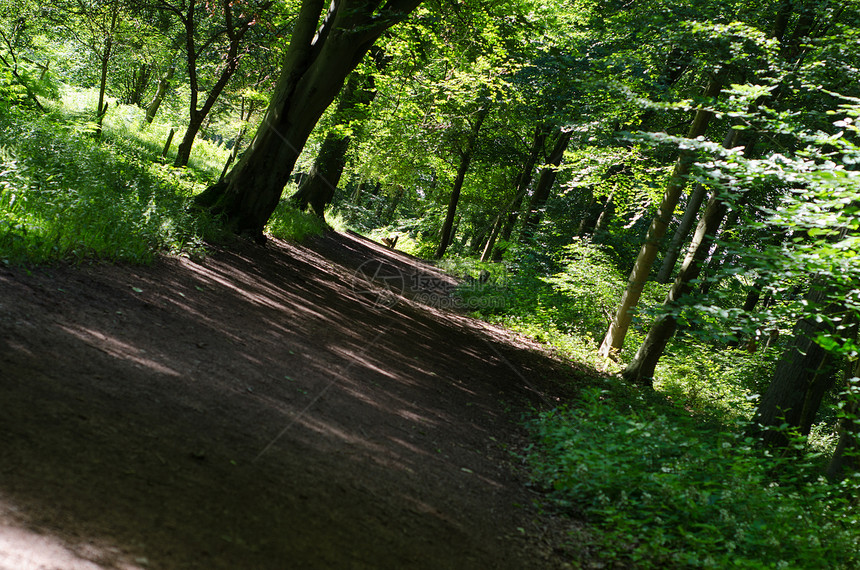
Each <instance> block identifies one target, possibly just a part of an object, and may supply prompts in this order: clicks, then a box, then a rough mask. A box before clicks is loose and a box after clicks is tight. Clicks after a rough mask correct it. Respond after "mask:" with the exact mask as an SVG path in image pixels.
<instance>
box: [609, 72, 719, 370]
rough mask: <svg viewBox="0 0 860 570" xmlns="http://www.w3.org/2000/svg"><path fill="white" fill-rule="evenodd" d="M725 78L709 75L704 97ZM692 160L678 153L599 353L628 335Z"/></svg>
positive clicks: (697, 125) (699, 122) (614, 350)
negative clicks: (655, 213)
mask: <svg viewBox="0 0 860 570" xmlns="http://www.w3.org/2000/svg"><path fill="white" fill-rule="evenodd" d="M725 77H726V72H725V71H724V70H722V71H720V72H719V73H717V74H716V75H715V76H714V77H712V78H711V80H710V81H709V82H708V87H707V88H706V89H705V93H704V96H705V97H706V98H710V99H713V98H716V97H717V96H718V95H719V94H720V91H722V88H723V82H724V81H725ZM712 117H713V113H712V112H711V111H708V110H705V109H700V110H699V111H697V112H696V116H695V118H694V119H693V124H692V125H690V130H689V131H688V133H687V138H691V139H694V138H696V137H699V136H702V135H704V134H705V131H707V129H708V123H709V122H710V121H711V118H712ZM693 159H694V155H693V154H692V153H691V152H689V151H684V152H682V153H681V156H680V157H678V162H677V163H676V164H675V169H674V171H673V172H672V176H671V177H670V179H669V182H668V184H667V185H666V191H665V193H664V194H663V200H662V202H661V203H660V206H659V208H658V209H657V215H656V216H654V220H653V221H652V222H651V226H650V227H649V228H648V233H647V235H646V236H645V243H644V244H643V245H642V249H641V250H640V251H639V256H638V257H637V258H636V263H635V264H634V266H633V270H632V271H631V272H630V277H629V278H628V280H627V288H626V289H625V290H624V294H623V295H622V297H621V302H620V303H619V306H618V310H617V312H616V313H615V318H614V319H613V320H612V323H611V324H610V325H609V330H608V331H607V332H606V336H605V337H604V339H603V342H602V343H601V345H600V351H599V352H600V355H601V356H604V357H611V358H615V357H616V355H617V354H618V352H620V351H621V348H622V347H623V346H624V337H625V336H626V335H627V329H628V328H630V322H631V321H632V320H633V309H634V308H635V307H636V305H637V304H638V303H639V298H640V297H641V296H642V290H643V289H644V287H645V282H646V281H647V280H648V274H649V273H650V272H651V266H652V265H653V264H654V259H655V258H656V257H657V251H658V249H659V247H660V242H661V241H662V240H663V236H664V235H666V228H668V227H669V222H670V221H671V219H672V213H673V212H674V211H675V207H676V206H677V205H678V200H679V199H680V198H681V192H682V191H683V189H684V186H685V184H686V176H687V174H689V172H690V169H691V168H692V166H693Z"/></svg>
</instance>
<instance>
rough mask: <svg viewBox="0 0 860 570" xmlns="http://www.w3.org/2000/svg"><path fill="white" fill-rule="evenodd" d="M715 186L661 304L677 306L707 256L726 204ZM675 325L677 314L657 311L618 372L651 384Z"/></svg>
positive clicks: (629, 379) (697, 274) (637, 382)
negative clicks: (634, 350) (654, 318)
mask: <svg viewBox="0 0 860 570" xmlns="http://www.w3.org/2000/svg"><path fill="white" fill-rule="evenodd" d="M718 194H719V190H717V191H715V192H714V195H713V196H711V199H710V200H709V201H708V205H707V207H706V208H705V213H704V214H703V215H702V219H701V220H699V225H698V227H697V228H696V233H695V235H694V236H693V241H692V243H691V244H690V247H689V249H688V251H687V256H686V258H685V259H684V263H683V264H682V266H681V271H680V272H679V273H678V277H677V278H676V279H675V283H674V284H673V285H672V289H670V290H669V294H668V295H667V296H666V301H665V302H664V303H663V304H664V306H666V307H669V308H673V307H674V306H677V303H678V300H679V299H680V298H681V297H683V296H684V295H686V294H688V293H689V292H690V290H691V289H692V287H691V281H692V280H693V279H695V278H696V277H698V276H699V273H700V272H701V270H702V266H703V264H704V262H705V259H706V258H707V256H708V251H709V250H710V248H711V244H712V243H713V241H714V237H715V236H716V233H717V230H718V229H719V227H720V223H722V221H723V218H724V217H725V215H726V211H727V209H728V208H727V205H726V203H725V202H724V201H723V200H721V199H720V198H719V197H718ZM676 327H677V318H676V317H675V315H674V314H672V313H670V312H668V313H664V314H662V315H660V316H659V317H657V319H656V320H655V321H654V323H653V324H652V325H651V328H650V329H648V334H647V335H646V336H645V340H644V341H643V342H642V346H640V347H639V350H637V351H636V355H635V356H634V357H633V360H631V361H630V364H629V365H628V366H627V368H626V369H625V370H624V372H622V374H621V376H622V377H623V378H624V379H625V380H627V381H628V382H631V383H633V384H638V385H642V386H651V385H652V383H653V378H654V370H655V368H656V367H657V362H658V361H659V360H660V357H661V356H662V355H663V350H664V349H665V348H666V343H668V342H669V339H670V338H672V335H673V334H675V329H676Z"/></svg>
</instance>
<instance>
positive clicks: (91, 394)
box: [0, 233, 578, 570]
mask: <svg viewBox="0 0 860 570" xmlns="http://www.w3.org/2000/svg"><path fill="white" fill-rule="evenodd" d="M454 285H455V283H454V280H453V279H452V278H451V277H448V276H445V275H443V274H440V273H438V272H437V271H436V270H435V269H434V268H433V267H432V266H430V265H427V264H424V263H422V262H420V261H418V260H415V259H413V258H410V257H408V256H406V255H404V254H401V253H399V252H394V251H391V250H388V249H385V248H383V247H382V246H380V245H378V244H376V243H374V242H372V241H369V240H366V239H364V238H360V237H358V236H356V235H352V234H336V233H331V234H328V235H326V236H323V237H318V238H313V239H311V240H309V242H308V243H306V244H304V245H301V246H299V245H295V244H291V243H286V242H282V241H278V240H271V241H270V242H269V244H268V245H267V246H266V247H259V246H256V245H252V244H250V243H244V242H239V243H236V244H233V245H231V246H230V247H229V248H217V247H216V248H213V250H212V251H211V255H210V256H208V257H206V258H205V259H203V260H197V261H193V260H191V259H187V258H179V257H177V258H160V259H159V260H158V261H157V262H156V263H154V264H153V265H152V266H149V267H130V266H117V265H108V264H90V265H81V266H67V265H56V266H52V267H45V268H31V269H30V270H29V271H28V270H25V269H19V268H14V269H13V268H3V269H0V409H2V414H0V569H3V570H30V569H40V570H41V569H55V568H56V569H61V570H68V569H86V570H91V569H108V568H114V569H220V568H224V569H269V568H272V569H286V568H301V569H305V568H308V569H313V568H335V569H346V568H428V569H434V570H438V569H445V568H451V569H461V568H528V569H532V568H562V567H566V566H567V565H568V562H572V563H573V565H576V562H575V560H576V559H577V557H578V556H577V553H576V552H574V550H575V549H574V548H572V547H569V546H568V547H565V546H564V533H563V525H560V524H559V523H558V521H555V520H553V519H550V518H548V517H547V516H546V515H543V514H541V513H540V512H539V511H538V509H536V508H535V506H534V502H535V500H536V499H538V498H539V495H537V494H536V493H534V492H533V491H531V490H529V489H528V488H527V486H526V482H527V477H526V474H525V473H524V472H523V470H522V469H521V468H520V467H518V466H517V464H516V461H515V460H514V459H513V458H512V455H511V453H510V450H512V449H517V448H518V447H519V446H521V445H522V444H523V437H524V434H523V431H522V428H521V427H520V426H519V424H518V420H519V418H520V414H521V413H522V412H523V411H525V410H528V409H530V408H531V407H533V406H537V407H540V406H545V405H551V404H552V403H553V402H554V401H555V400H556V398H559V397H562V393H561V388H560V386H562V385H563V382H564V381H565V380H566V378H565V374H566V371H565V369H564V367H563V366H562V365H561V364H560V363H558V362H556V361H553V360H552V359H550V358H548V357H547V356H545V355H543V354H541V353H540V352H539V351H538V350H537V348H536V347H535V346H533V345H531V344H530V343H528V342H527V341H525V340H523V339H521V338H518V337H516V336H515V335H513V334H511V333H509V332H507V331H504V330H502V329H500V328H496V327H493V326H490V325H487V324H485V323H482V322H479V321H476V320H473V319H470V318H468V317H466V316H465V315H463V314H462V313H461V312H457V311H456V310H449V309H443V308H439V307H438V306H437V307H433V306H429V305H428V304H427V303H421V302H419V301H418V300H417V299H424V300H425V301H426V300H427V299H428V298H430V299H431V300H433V299H435V300H439V299H442V298H444V296H445V295H446V294H447V292H448V291H449V290H450V288H451V287H453V286H454ZM431 304H432V303H431ZM437 305H438V303H437Z"/></svg>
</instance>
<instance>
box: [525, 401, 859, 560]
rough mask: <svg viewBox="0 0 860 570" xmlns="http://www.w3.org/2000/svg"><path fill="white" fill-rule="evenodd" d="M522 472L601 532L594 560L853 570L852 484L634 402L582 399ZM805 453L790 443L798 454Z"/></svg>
mask: <svg viewBox="0 0 860 570" xmlns="http://www.w3.org/2000/svg"><path fill="white" fill-rule="evenodd" d="M529 426H530V428H531V429H532V431H533V433H534V435H535V439H536V444H535V446H534V447H533V448H532V449H531V450H530V452H529V454H528V456H527V460H528V462H529V464H530V465H531V466H532V469H533V470H534V477H535V484H537V485H539V486H540V487H542V488H544V489H545V490H546V491H547V492H548V493H549V495H550V497H551V498H552V500H553V501H554V504H555V505H557V507H558V508H560V509H562V510H565V511H569V512H574V513H583V514H584V515H585V516H586V517H587V518H588V519H589V520H590V521H591V522H593V523H594V524H595V525H596V526H597V527H598V528H599V533H598V534H597V535H596V536H595V537H594V538H593V541H594V543H595V544H594V546H596V547H597V548H595V549H594V550H592V551H591V552H592V553H593V554H596V555H597V556H599V557H600V558H603V559H604V562H607V563H609V562H610V561H611V562H615V563H621V564H625V565H633V566H634V567H636V568H665V567H672V568H681V567H683V568H729V567H732V568H810V569H812V568H815V569H818V568H854V567H856V565H857V564H858V563H860V554H858V552H860V534H858V532H857V528H858V525H860V517H858V515H857V514H856V512H852V505H853V499H852V495H853V494H856V492H857V490H858V488H857V487H856V483H845V484H840V485H833V484H828V483H826V482H825V481H823V480H821V479H820V478H819V477H818V476H817V473H818V462H817V459H818V458H817V457H816V456H815V455H814V454H808V455H802V456H801V457H800V458H798V457H796V456H793V455H792V456H785V457H772V456H769V454H768V453H766V452H762V451H761V449H760V448H758V447H757V445H756V441H754V440H753V439H752V438H747V437H744V436H743V435H738V434H741V433H743V426H735V428H736V429H734V430H732V431H731V432H724V431H719V430H717V429H716V428H713V427H708V426H706V425H703V424H702V423H700V422H699V421H698V420H696V419H691V418H689V417H687V416H686V415H684V414H680V413H678V412H677V411H676V410H675V409H672V408H669V407H666V406H665V405H658V404H656V403H653V402H647V401H645V400H644V399H642V398H633V399H631V398H630V397H629V396H627V397H626V398H625V397H623V396H621V397H619V396H618V395H616V394H613V393H610V392H609V391H606V390H601V389H597V388H594V389H590V390H587V391H585V393H584V394H583V395H582V398H581V401H580V402H579V404H578V405H577V406H576V407H570V408H561V409H555V410H552V411H549V412H545V413H543V414H540V415H539V416H538V417H537V418H535V419H533V420H532V421H531V422H530V424H529ZM802 443H803V442H797V444H796V445H797V446H798V447H801V448H802V447H803V445H802Z"/></svg>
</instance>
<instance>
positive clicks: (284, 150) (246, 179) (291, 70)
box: [197, 0, 420, 242]
mask: <svg viewBox="0 0 860 570" xmlns="http://www.w3.org/2000/svg"><path fill="white" fill-rule="evenodd" d="M325 4H326V3H325V2H323V1H322V0H304V1H303V2H302V5H301V9H300V12H299V16H298V18H297V21H296V25H295V27H294V30H293V35H292V38H291V40H290V47H289V49H288V52H287V56H286V59H285V62H284V65H283V67H282V69H281V75H280V78H279V79H278V84H277V86H276V88H275V92H274V94H273V95H272V99H271V102H270V104H269V108H268V110H267V111H266V115H265V117H264V119H263V121H262V124H261V125H260V128H259V129H258V130H257V134H256V135H255V137H254V142H253V144H252V145H251V147H250V148H249V149H248V151H247V152H245V154H244V155H243V157H242V159H241V160H240V161H239V162H238V163H236V165H235V166H234V167H233V170H231V171H230V173H229V174H228V175H227V177H226V178H225V180H224V182H223V183H221V184H215V185H213V186H210V187H209V188H207V189H206V190H205V191H204V192H203V193H201V194H200V195H199V196H198V198H197V203H198V205H200V206H204V207H208V208H210V209H211V210H212V211H213V212H214V213H216V214H218V215H220V216H222V217H223V219H224V221H225V223H226V224H227V226H228V227H230V228H231V229H232V230H233V231H235V232H237V233H247V234H250V235H252V236H254V237H255V238H256V239H257V240H258V241H261V242H262V241H264V240H265V238H264V237H263V227H264V226H265V225H266V222H267V221H268V220H269V217H271V215H272V212H274V211H275V207H276V206H277V204H278V201H279V200H280V198H281V193H282V192H283V189H284V186H285V185H286V183H287V181H288V180H289V177H290V173H291V172H292V171H293V167H294V166H295V163H296V159H297V158H298V156H299V153H300V152H301V150H302V148H303V147H304V145H305V142H307V139H308V136H309V135H310V133H311V131H312V130H313V127H314V126H315V125H316V123H317V121H318V120H319V118H320V116H322V114H323V112H324V111H325V109H326V108H327V107H328V106H329V105H330V104H331V102H332V101H333V100H334V98H335V97H336V96H337V94H338V92H339V91H340V89H341V87H342V86H343V83H344V80H345V79H346V76H347V75H348V74H349V73H350V72H351V71H352V70H353V69H354V68H355V67H356V66H357V65H358V63H359V62H360V61H361V59H362V58H363V57H364V55H365V54H366V53H367V51H368V50H369V49H370V47H371V46H372V45H373V43H374V42H375V41H376V39H377V38H378V37H379V36H380V35H381V34H382V33H383V32H384V31H385V30H387V29H388V28H390V27H391V26H393V25H394V24H396V23H397V22H399V21H400V20H402V19H403V18H405V17H406V16H407V15H408V14H409V12H411V11H412V10H413V9H415V8H416V7H417V6H418V4H420V0H390V1H389V2H387V3H386V4H385V5H384V6H383V7H382V9H381V10H378V8H379V5H380V4H381V2H365V3H360V4H358V5H354V3H353V2H350V1H349V0H340V1H338V0H335V1H334V2H332V3H331V6H330V8H329V11H328V15H327V17H326V18H325V20H324V22H323V24H322V26H321V27H320V28H319V31H318V32H317V24H318V23H319V21H320V16H321V15H322V11H323V8H324V6H325Z"/></svg>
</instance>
